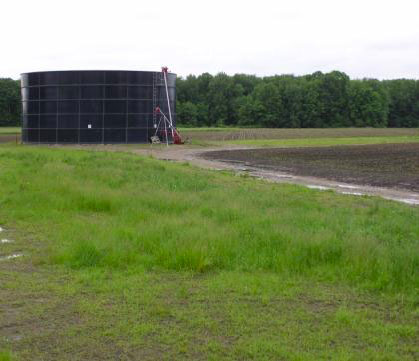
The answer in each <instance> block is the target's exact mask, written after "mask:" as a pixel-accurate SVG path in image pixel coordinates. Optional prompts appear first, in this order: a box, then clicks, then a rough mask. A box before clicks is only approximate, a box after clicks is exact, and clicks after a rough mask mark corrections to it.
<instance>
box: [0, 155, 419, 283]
mask: <svg viewBox="0 0 419 361" xmlns="http://www.w3.org/2000/svg"><path fill="white" fill-rule="evenodd" d="M0 159H1V160H2V172H1V175H0V186H1V189H2V190H3V194H2V196H1V198H0V202H1V203H2V216H3V217H5V219H6V220H8V221H9V222H10V221H13V222H16V223H17V226H19V227H20V223H23V224H24V225H26V224H28V223H29V224H33V225H36V227H41V228H44V229H45V231H44V232H43V234H44V236H45V237H46V238H51V237H53V238H54V239H55V241H54V243H53V244H51V248H50V251H49V257H50V258H49V262H55V263H63V264H66V265H68V266H70V267H74V268H80V267H92V266H95V267H105V268H114V269H120V268H126V267H130V266H135V267H138V266H141V267H144V268H146V269H151V268H153V267H161V268H163V269H171V270H179V271H194V272H206V271H209V270H245V271H254V270H269V271H272V272H278V273H283V272H286V273H292V274H309V275H311V276H312V277H321V278H322V279H328V280H339V281H345V282H347V283H352V284H357V285H363V286H365V287H368V288H374V289H380V290H397V291H398V290H403V291H414V290H415V289H416V287H417V286H418V271H419V267H417V266H418V264H419V263H418V262H419V248H418V246H419V244H418V240H417V237H415V235H416V236H417V235H419V223H418V222H416V221H415V220H416V219H417V217H418V214H419V213H418V210H417V209H412V208H409V207H406V206H403V205H399V204H394V203H392V202H386V201H383V200H379V199H367V198H365V199H358V198H351V197H345V196H337V195H335V194H333V193H318V192H315V191H314V192H313V191H311V190H308V189H305V188H302V187H298V186H292V185H283V186H278V185H269V184H264V183H261V182H255V181H253V180H247V179H241V178H237V177H232V176H231V175H229V174H216V173H214V172H203V171H201V170H197V169H194V168H192V167H189V166H179V165H173V164H165V163H162V162H159V161H156V160H154V159H146V158H141V157H139V156H135V155H130V154H115V153H105V152H85V151H71V150H50V149H31V148H25V147H10V148H7V147H2V149H1V152H0ZM360 204H361V205H363V206H360ZM68 220H71V222H69V221H68ZM417 251H418V252H417Z"/></svg>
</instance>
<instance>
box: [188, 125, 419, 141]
mask: <svg viewBox="0 0 419 361" xmlns="http://www.w3.org/2000/svg"><path fill="white" fill-rule="evenodd" d="M181 133H182V135H183V136H184V137H186V138H189V139H192V140H201V141H205V140H206V141H229V140H250V139H301V138H346V137H397V136H399V137H400V136H418V135H419V129H418V128H413V129H408V128H329V129H319V128H310V129H284V128H281V129H268V128H258V129H223V128H214V129H213V130H212V129H211V130H208V129H205V130H199V129H198V130H197V129H195V130H188V129H187V128H186V129H182V131H181Z"/></svg>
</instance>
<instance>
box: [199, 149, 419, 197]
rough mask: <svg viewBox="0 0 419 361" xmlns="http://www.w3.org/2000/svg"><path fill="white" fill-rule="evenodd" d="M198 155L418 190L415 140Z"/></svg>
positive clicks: (292, 171)
mask: <svg viewBox="0 0 419 361" xmlns="http://www.w3.org/2000/svg"><path fill="white" fill-rule="evenodd" d="M202 156H203V157H204V158H205V159H208V160H211V159H212V160H222V161H225V162H230V163H241V164H243V165H245V166H248V167H255V168H260V169H269V170H273V171H279V172H285V173H290V174H293V175H300V176H310V177H318V178H325V179H330V180H334V181H339V182H345V183H352V184H362V185H369V186H375V187H386V188H397V189H406V190H411V191H416V192H417V191H419V143H411V144H381V145H362V146H360V145H357V146H333V147H316V148H312V147H310V148H268V149H245V150H243V149H241V150H227V151H226V150H221V151H214V152H206V153H205V154H203V155H202Z"/></svg>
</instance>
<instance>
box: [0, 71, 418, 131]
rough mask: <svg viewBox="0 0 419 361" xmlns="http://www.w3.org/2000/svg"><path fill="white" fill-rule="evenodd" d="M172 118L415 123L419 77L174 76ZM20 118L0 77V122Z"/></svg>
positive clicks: (15, 91) (16, 100) (322, 124)
mask: <svg viewBox="0 0 419 361" xmlns="http://www.w3.org/2000/svg"><path fill="white" fill-rule="evenodd" d="M176 88H177V101H176V112H177V123H178V125H183V126H193V127H202V126H207V127H213V126H241V127H272V128H326V127H419V80H411V79H398V80H382V81H379V80H376V79H362V80H351V79H350V78H349V77H348V76H347V75H346V74H345V73H343V72H339V71H332V72H330V73H322V72H315V73H313V74H310V75H304V76H294V75H276V76H270V77H264V78H261V77H257V76H254V75H246V74H235V75H233V76H229V75H227V74H225V73H219V74H217V75H214V76H213V75H211V74H209V73H204V74H201V75H199V76H195V75H189V76H187V77H186V78H178V79H177V81H176ZM20 121H21V95H20V82H19V81H18V80H13V79H9V78H0V126H13V125H19V124H20Z"/></svg>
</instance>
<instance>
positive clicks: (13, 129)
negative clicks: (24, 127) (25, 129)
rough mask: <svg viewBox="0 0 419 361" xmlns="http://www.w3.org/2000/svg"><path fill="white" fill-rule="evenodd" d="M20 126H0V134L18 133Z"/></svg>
mask: <svg viewBox="0 0 419 361" xmlns="http://www.w3.org/2000/svg"><path fill="white" fill-rule="evenodd" d="M20 132H21V128H20V127H0V135H2V134H20Z"/></svg>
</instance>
